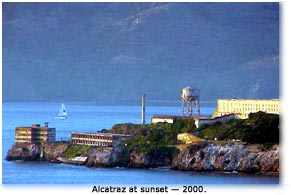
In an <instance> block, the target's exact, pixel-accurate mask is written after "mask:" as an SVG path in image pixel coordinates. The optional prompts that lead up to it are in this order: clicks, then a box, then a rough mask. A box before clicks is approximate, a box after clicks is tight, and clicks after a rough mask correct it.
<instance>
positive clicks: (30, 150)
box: [6, 144, 41, 161]
mask: <svg viewBox="0 0 291 195" xmlns="http://www.w3.org/2000/svg"><path fill="white" fill-rule="evenodd" d="M40 155H41V148H40V146H39V145H36V144H14V145H13V146H12V148H11V149H10V150H9V151H8V154H7V156H6V160H9V161H10V160H24V161H35V160H40Z"/></svg>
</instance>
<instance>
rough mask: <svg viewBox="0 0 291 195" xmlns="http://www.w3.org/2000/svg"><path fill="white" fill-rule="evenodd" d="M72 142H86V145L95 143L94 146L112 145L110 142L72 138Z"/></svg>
mask: <svg viewBox="0 0 291 195" xmlns="http://www.w3.org/2000/svg"><path fill="white" fill-rule="evenodd" d="M72 143H73V144H85V145H86V144H87V145H95V146H112V143H108V142H97V141H87V140H73V141H72Z"/></svg>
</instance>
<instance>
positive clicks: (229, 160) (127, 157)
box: [6, 142, 279, 174]
mask: <svg viewBox="0 0 291 195" xmlns="http://www.w3.org/2000/svg"><path fill="white" fill-rule="evenodd" d="M68 147H69V144H68V143H53V144H44V145H36V144H15V145H13V147H12V148H11V149H10V150H9V151H8V154H7V157H6V159H7V160H24V161H36V160H46V161H49V162H59V160H58V159H59V157H62V158H64V153H65V151H66V149H67V148H68ZM84 155H85V156H86V157H87V161H86V163H85V165H86V166H89V167H115V166H120V167H134V168H151V167H161V166H170V167H171V168H172V169H176V170H187V171H230V172H232V171H237V172H246V173H262V174H279V146H278V145H274V146H273V147H272V148H270V149H268V150H266V149H264V148H263V147H262V146H261V145H247V144H240V143H230V144H215V143H208V142H200V143H196V144H191V145H188V146H187V147H186V148H183V149H180V151H179V152H178V153H173V154H172V155H171V156H169V155H160V153H159V152H158V151H157V152H156V154H155V153H153V154H144V153H141V152H137V151H135V150H133V151H131V152H129V151H127V150H126V148H125V146H124V145H122V144H120V145H119V146H115V147H113V148H98V147H91V148H90V149H89V151H88V153H86V154H84Z"/></svg>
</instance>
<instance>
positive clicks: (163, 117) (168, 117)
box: [152, 114, 210, 119]
mask: <svg viewBox="0 0 291 195" xmlns="http://www.w3.org/2000/svg"><path fill="white" fill-rule="evenodd" d="M153 118H160V119H177V118H178V119H187V118H193V119H196V118H198V116H181V115H157V114H155V115H153V116H152V119H153ZM208 118H210V116H208V115H200V116H199V119H208Z"/></svg>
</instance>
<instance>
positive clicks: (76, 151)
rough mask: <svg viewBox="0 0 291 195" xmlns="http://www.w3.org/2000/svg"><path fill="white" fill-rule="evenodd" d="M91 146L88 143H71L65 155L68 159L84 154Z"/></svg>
mask: <svg viewBox="0 0 291 195" xmlns="http://www.w3.org/2000/svg"><path fill="white" fill-rule="evenodd" d="M90 148H91V146H87V145H76V144H71V145H69V146H68V148H67V149H66V151H65V152H64V156H65V157H66V158H68V159H70V158H74V157H77V156H84V155H86V154H87V153H88V151H89V149H90Z"/></svg>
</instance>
